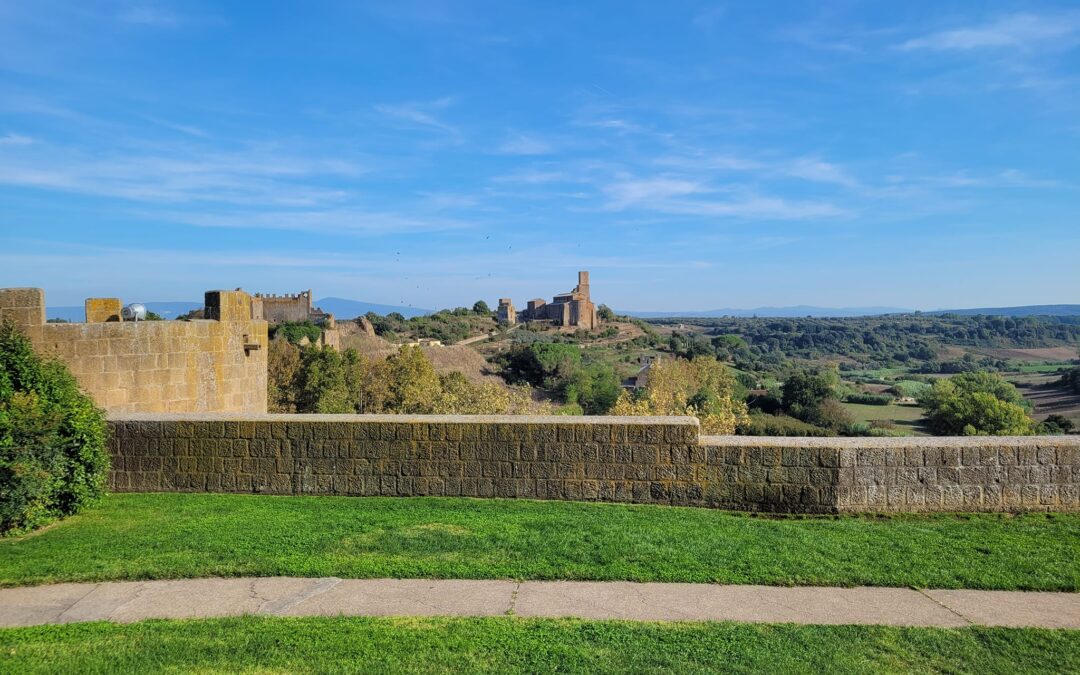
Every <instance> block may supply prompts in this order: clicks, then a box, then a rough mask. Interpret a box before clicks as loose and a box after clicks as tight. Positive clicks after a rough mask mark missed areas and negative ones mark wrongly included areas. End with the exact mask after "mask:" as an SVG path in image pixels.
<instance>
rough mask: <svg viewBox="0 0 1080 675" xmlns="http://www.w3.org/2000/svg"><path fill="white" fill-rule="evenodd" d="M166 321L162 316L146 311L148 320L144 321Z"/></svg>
mask: <svg viewBox="0 0 1080 675" xmlns="http://www.w3.org/2000/svg"><path fill="white" fill-rule="evenodd" d="M164 320H165V317H163V316H161V315H160V314H158V313H157V312H151V311H150V310H146V318H145V319H144V321H164Z"/></svg>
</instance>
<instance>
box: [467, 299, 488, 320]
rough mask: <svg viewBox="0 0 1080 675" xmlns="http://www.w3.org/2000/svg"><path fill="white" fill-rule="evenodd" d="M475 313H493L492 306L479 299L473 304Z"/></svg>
mask: <svg viewBox="0 0 1080 675" xmlns="http://www.w3.org/2000/svg"><path fill="white" fill-rule="evenodd" d="M472 311H473V314H481V315H483V316H489V315H490V314H491V308H490V307H488V304H487V303H486V302H484V301H483V300H477V301H476V302H474V303H473V306H472Z"/></svg>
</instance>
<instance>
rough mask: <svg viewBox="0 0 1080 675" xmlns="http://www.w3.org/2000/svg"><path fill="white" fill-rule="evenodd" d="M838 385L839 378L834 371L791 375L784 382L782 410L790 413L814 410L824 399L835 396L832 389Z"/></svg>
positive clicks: (803, 372)
mask: <svg viewBox="0 0 1080 675" xmlns="http://www.w3.org/2000/svg"><path fill="white" fill-rule="evenodd" d="M839 383H840V376H839V374H838V373H837V372H836V371H834V370H824V371H819V372H807V371H799V372H795V373H792V374H791V375H790V376H788V378H787V379H786V380H785V381H784V386H783V400H784V410H785V411H787V412H791V411H792V410H797V409H804V410H805V409H810V408H815V407H817V406H819V405H820V404H821V402H822V401H824V400H825V399H828V398H832V397H834V396H835V393H834V389H835V388H836V385H838V384H839Z"/></svg>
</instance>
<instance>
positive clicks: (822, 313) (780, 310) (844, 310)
mask: <svg viewBox="0 0 1080 675" xmlns="http://www.w3.org/2000/svg"><path fill="white" fill-rule="evenodd" d="M913 311H914V310H911V309H904V308H901V307H815V306H813V305H794V306H791V307H755V308H753V309H730V308H729V309H709V310H705V311H688V312H616V313H617V314H626V315H628V316H634V317H638V318H640V319H665V318H676V317H686V318H690V317H717V316H735V317H753V316H760V317H777V318H792V317H804V316H813V317H851V316H878V315H881V314H908V313H911V312H913Z"/></svg>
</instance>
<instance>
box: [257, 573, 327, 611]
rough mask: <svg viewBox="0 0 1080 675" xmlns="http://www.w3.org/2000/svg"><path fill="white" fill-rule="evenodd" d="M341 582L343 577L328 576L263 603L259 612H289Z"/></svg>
mask: <svg viewBox="0 0 1080 675" xmlns="http://www.w3.org/2000/svg"><path fill="white" fill-rule="evenodd" d="M340 583H341V579H339V578H337V577H326V578H325V579H319V580H318V581H316V582H315V583H313V584H311V585H310V586H308V587H307V588H305V589H303V590H301V591H299V592H297V593H294V594H292V595H289V596H286V597H284V598H280V599H278V600H274V601H273V602H269V603H263V604H262V605H260V606H259V609H258V612H259V613H260V614H274V615H277V616H280V615H281V614H282V613H283V612H287V611H289V610H290V609H292V608H293V607H296V606H297V605H299V604H300V603H302V602H304V601H306V600H310V599H312V598H314V597H315V596H317V595H322V594H323V593H326V592H327V591H329V590H331V589H333V588H334V587H335V586H337V585H338V584H340Z"/></svg>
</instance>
